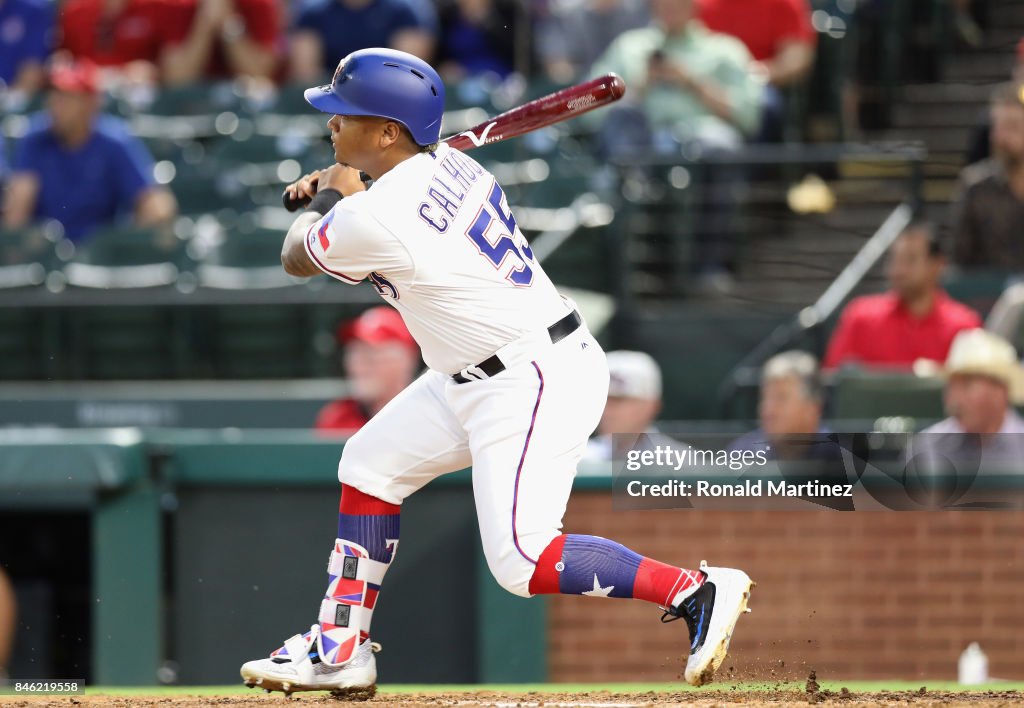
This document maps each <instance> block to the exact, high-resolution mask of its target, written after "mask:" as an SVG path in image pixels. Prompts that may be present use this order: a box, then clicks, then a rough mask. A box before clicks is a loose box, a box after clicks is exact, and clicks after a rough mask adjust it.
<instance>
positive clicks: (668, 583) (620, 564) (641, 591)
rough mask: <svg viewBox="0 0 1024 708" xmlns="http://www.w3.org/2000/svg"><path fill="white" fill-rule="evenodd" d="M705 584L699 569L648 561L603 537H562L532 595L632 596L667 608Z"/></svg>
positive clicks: (544, 556) (549, 551)
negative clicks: (682, 594)
mask: <svg viewBox="0 0 1024 708" xmlns="http://www.w3.org/2000/svg"><path fill="white" fill-rule="evenodd" d="M703 583H704V574H703V573H702V572H701V571H699V570H686V569H684V568H678V567H676V566H674V565H667V564H665V563H662V562H660V561H656V560H653V559H651V558H645V557H643V556H641V555H639V554H638V553H635V552H633V551H631V550H629V549H628V548H626V547H625V546H623V545H622V544H620V543H616V542H615V541H609V540H608V539H607V538H601V537H600V536H583V535H579V534H563V535H561V536H559V537H557V538H555V539H554V540H553V541H552V542H551V543H550V544H548V547H547V548H545V549H544V552H543V553H541V555H540V558H539V559H538V560H537V568H536V570H534V572H533V577H532V578H531V579H530V594H531V595H555V594H562V595H591V596H598V597H632V598H636V599H638V600H646V601H648V602H653V603H655V604H657V605H660V606H661V607H667V606H668V605H669V604H670V603H671V602H672V600H673V598H675V597H676V595H678V594H679V593H680V592H682V591H683V590H687V589H690V588H696V587H699V586H700V585H702V584H703Z"/></svg>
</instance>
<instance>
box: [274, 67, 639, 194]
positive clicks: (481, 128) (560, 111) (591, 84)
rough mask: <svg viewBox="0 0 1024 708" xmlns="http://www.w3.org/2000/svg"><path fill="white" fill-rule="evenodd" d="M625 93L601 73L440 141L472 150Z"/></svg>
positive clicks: (572, 115) (620, 83)
mask: <svg viewBox="0 0 1024 708" xmlns="http://www.w3.org/2000/svg"><path fill="white" fill-rule="evenodd" d="M625 93H626V84H625V82H624V81H623V80H622V79H621V78H620V77H619V76H617V75H616V74H605V75H604V76H601V77H599V78H596V79H591V80H590V81H585V82H583V83H581V84H576V85H575V86H570V87H568V88H564V89H562V90H561V91H556V92H554V93H551V94H548V95H547V96H543V97H541V98H538V99H536V100H533V101H530V102H529V103H524V104H523V105H521V106H518V107H516V108H513V109H511V110H508V111H505V112H504V113H502V114H500V115H497V116H495V117H494V118H491V119H489V120H486V121H484V122H483V123H480V124H479V125H475V126H473V127H472V128H470V129H469V130H465V131H463V132H461V133H458V134H456V135H450V136H448V137H447V138H445V139H444V140H442V142H444V143H447V144H448V145H450V146H451V147H453V148H457V149H459V150H472V149H474V148H478V147H481V146H483V145H488V144H490V143H497V142H501V141H502V140H508V139H509V138H514V137H516V136H519V135H523V134H524V133H529V132H531V131H534V130H537V129H538V128H544V127H547V126H549V125H554V124H556V123H561V122H562V121H565V120H569V119H570V118H575V117H576V116H578V115H582V114H584V113H587V112H588V111H592V110H594V109H595V108H600V107H601V106H605V105H607V104H609V103H613V102H615V101H618V100H619V99H620V98H622V96H623V95H624V94H625ZM281 199H282V201H283V202H284V206H285V208H286V209H287V210H288V211H296V210H298V209H300V208H302V207H304V206H305V205H306V204H308V203H309V199H307V198H301V199H293V198H292V197H291V195H289V194H288V190H285V191H284V193H283V194H282V195H281Z"/></svg>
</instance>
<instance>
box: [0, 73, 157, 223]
mask: <svg viewBox="0 0 1024 708" xmlns="http://www.w3.org/2000/svg"><path fill="white" fill-rule="evenodd" d="M97 80H98V78H97V71H96V68H95V67H94V66H93V65H92V64H89V63H83V62H80V63H78V64H57V65H55V66H54V68H53V69H52V71H51V73H50V82H51V90H50V93H49V96H48V104H47V111H46V112H45V113H44V114H42V115H40V116H37V117H36V119H35V120H34V121H33V124H32V127H31V128H30V129H29V131H28V133H26V135H25V136H24V137H23V138H21V140H20V141H19V142H18V145H17V150H16V155H15V159H14V164H13V169H12V174H11V177H10V181H9V183H8V187H7V192H6V194H5V199H4V214H3V220H4V226H7V227H13V228H16V227H20V226H24V225H25V224H27V223H29V222H30V221H33V220H36V219H55V220H56V221H59V222H60V223H61V224H63V226H64V234H65V236H66V237H67V238H69V239H71V240H72V241H80V240H82V239H83V238H84V237H85V236H87V235H88V233H89V232H90V231H91V230H92V229H93V228H95V227H97V226H100V225H103V224H106V223H109V222H111V221H113V220H114V219H115V218H116V217H117V216H118V215H119V214H121V213H123V212H131V213H133V215H134V218H135V222H136V223H137V224H139V225H140V226H152V225H157V224H162V223H167V222H169V221H170V220H171V219H172V218H173V217H174V215H175V213H176V211H177V204H176V203H175V201H174V197H173V196H172V195H171V193H170V192H169V191H168V190H167V189H165V188H163V187H158V186H156V184H155V183H154V181H153V162H152V158H151V157H150V155H149V153H148V152H147V151H146V148H145V147H144V146H143V145H142V143H141V142H140V141H139V140H138V139H137V138H135V137H134V136H132V135H131V134H129V133H128V130H127V128H126V126H125V125H124V124H123V123H121V122H120V121H119V120H117V119H115V118H113V117H112V116H105V115H100V113H99V109H100V101H101V97H100V95H99V87H98V85H97Z"/></svg>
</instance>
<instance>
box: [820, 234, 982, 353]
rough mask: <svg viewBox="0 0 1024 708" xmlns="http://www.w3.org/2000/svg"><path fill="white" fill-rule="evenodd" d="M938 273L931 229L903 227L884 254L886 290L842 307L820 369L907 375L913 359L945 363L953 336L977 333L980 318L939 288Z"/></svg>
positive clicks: (941, 260) (940, 261) (938, 253)
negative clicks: (863, 369)
mask: <svg viewBox="0 0 1024 708" xmlns="http://www.w3.org/2000/svg"><path fill="white" fill-rule="evenodd" d="M944 267H945V257H944V256H943V254H942V249H941V247H940V245H939V242H938V239H937V238H936V236H935V232H934V228H933V227H932V226H931V225H929V224H923V223H919V224H912V225H911V226H909V227H907V229H906V231H904V232H903V233H902V234H901V235H900V236H899V237H898V238H897V239H896V241H895V242H894V243H893V245H892V249H891V250H890V251H889V259H888V262H887V264H886V275H887V277H888V279H889V285H890V287H891V288H892V289H891V290H890V291H889V292H887V293H882V294H880V295H865V296H863V297H859V298H857V299H855V300H853V301H852V302H850V304H848V305H847V306H846V309H844V310H843V313H842V315H841V316H840V318H839V325H838V326H837V327H836V330H835V332H834V333H833V334H832V340H831V341H830V342H829V344H828V350H827V351H826V353H825V360H824V362H823V365H822V367H823V368H824V369H836V368H838V367H840V366H842V365H844V364H857V365H861V366H864V367H868V368H888V369H904V370H909V369H910V368H911V366H912V365H913V363H914V361H915V360H917V359H922V358H923V359H932V360H934V361H945V360H946V355H947V354H948V352H949V347H950V344H952V342H953V338H954V337H955V336H956V334H957V332H960V331H961V330H965V329H973V328H975V327H981V318H980V317H979V316H978V313H977V312H975V311H974V310H972V309H970V308H969V307H966V306H965V305H962V304H960V303H959V302H956V301H955V300H953V299H952V298H950V297H949V296H948V295H947V294H946V293H945V292H944V291H943V290H942V288H940V287H939V282H940V280H941V278H942V270H943V268H944Z"/></svg>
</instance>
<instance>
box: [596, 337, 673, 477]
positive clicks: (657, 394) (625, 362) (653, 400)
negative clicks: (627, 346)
mask: <svg viewBox="0 0 1024 708" xmlns="http://www.w3.org/2000/svg"><path fill="white" fill-rule="evenodd" d="M608 374H609V383H608V402H607V403H606V404H605V407H604V413H603V414H602V415H601V421H600V422H599V423H598V424H597V434H596V435H595V436H594V437H592V438H591V439H590V441H589V442H588V443H587V449H586V452H585V453H584V459H587V460H592V461H602V462H607V461H610V460H612V459H615V455H616V453H619V455H620V456H621V455H622V454H624V453H625V451H626V450H627V449H630V448H632V449H644V450H653V449H654V448H656V447H658V446H659V445H669V446H672V447H674V448H679V447H680V446H681V445H682V443H680V442H679V441H677V440H674V439H672V438H670V437H668V436H667V435H663V434H662V433H660V432H658V429H657V428H656V427H654V420H655V419H656V418H657V417H658V413H660V412H661V368H660V367H659V366H658V362H656V361H655V360H654V359H653V358H652V357H651V356H650V355H649V354H645V353H644V352H631V351H614V352H608Z"/></svg>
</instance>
